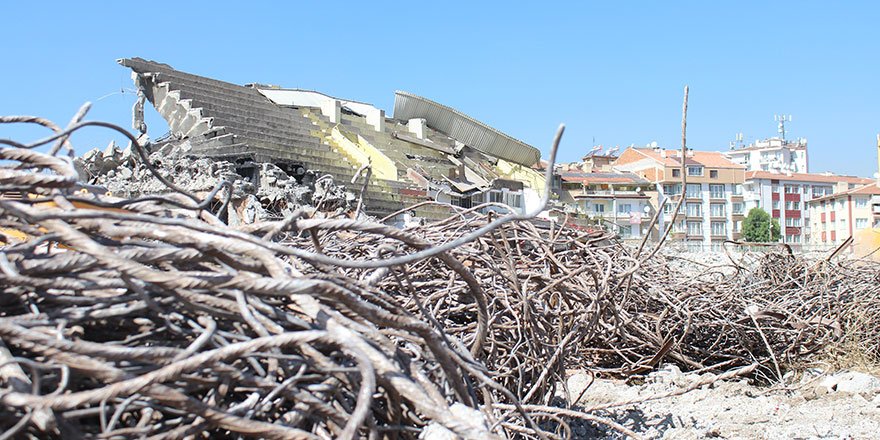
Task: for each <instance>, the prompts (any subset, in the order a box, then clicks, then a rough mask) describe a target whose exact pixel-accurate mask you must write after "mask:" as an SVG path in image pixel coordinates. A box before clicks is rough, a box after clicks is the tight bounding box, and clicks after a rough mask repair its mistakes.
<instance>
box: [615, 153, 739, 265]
mask: <svg viewBox="0 0 880 440" xmlns="http://www.w3.org/2000/svg"><path fill="white" fill-rule="evenodd" d="M682 162H684V165H685V172H686V173H687V187H686V188H682V187H681V183H680V182H681V175H680V173H681V165H682ZM614 167H615V169H617V170H620V171H629V172H633V173H636V174H638V175H639V176H641V177H642V178H643V179H646V180H647V181H649V182H651V183H653V184H654V185H655V188H656V191H657V195H656V198H653V197H652V200H651V202H652V203H653V204H654V207H655V209H656V207H657V206H659V205H660V204H661V203H663V201H664V200H666V203H665V205H664V207H663V213H664V215H661V216H660V218H659V221H658V226H659V230H663V229H664V227H665V225H669V224H670V223H672V234H671V237H670V238H671V239H673V240H677V241H682V242H684V244H685V245H686V246H687V248H688V249H690V250H693V251H700V250H710V249H712V250H721V247H722V245H723V243H724V241H725V240H730V239H732V240H737V239H739V238H740V233H741V231H742V221H743V219H744V213H745V211H744V202H743V195H742V183H743V180H744V167H743V166H742V165H738V164H735V163H733V162H731V161H730V160H728V159H727V158H725V157H724V156H723V155H722V154H721V153H717V152H710V151H693V150H691V151H688V152H687V154H686V157H684V158H682V157H681V152H680V151H678V150H664V149H659V148H634V147H630V148H628V149H627V150H626V151H624V152H623V153H622V154H621V155H620V157H619V158H618V159H617V161H616V162H615V163H614ZM681 197H684V199H685V200H684V203H682V206H681V211H680V212H678V213H673V211H674V210H675V205H676V204H677V203H678V201H679V200H680V199H681Z"/></svg>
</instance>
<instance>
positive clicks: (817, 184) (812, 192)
mask: <svg viewBox="0 0 880 440" xmlns="http://www.w3.org/2000/svg"><path fill="white" fill-rule="evenodd" d="M871 182H872V180H871V179H865V178H861V177H853V176H835V175H829V174H807V173H778V172H769V171H747V172H746V180H745V184H744V185H743V195H744V202H745V212H746V213H748V212H749V210H750V209H752V208H761V209H763V210H764V211H766V212H767V213H768V214H770V216H771V217H772V218H774V219H776V220H777V221H778V222H779V226H780V231H781V233H782V234H781V235H782V237H781V241H782V242H784V243H789V244H807V243H813V241H812V235H813V234H814V233H815V232H816V230H815V229H814V228H813V223H812V222H811V221H810V220H811V210H810V209H809V206H808V203H809V202H810V201H811V200H814V199H820V198H823V197H826V196H829V195H832V194H835V193H840V192H844V191H848V190H850V189H854V188H856V187H857V186H861V185H865V184H868V183H871Z"/></svg>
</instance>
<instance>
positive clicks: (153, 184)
mask: <svg viewBox="0 0 880 440" xmlns="http://www.w3.org/2000/svg"><path fill="white" fill-rule="evenodd" d="M148 157H149V160H150V164H152V166H153V167H154V168H155V169H157V170H158V172H159V173H160V174H161V175H163V176H165V177H166V178H167V179H169V180H170V181H171V182H172V183H174V184H175V185H178V186H179V187H181V188H183V189H184V190H187V191H189V192H192V193H194V194H197V195H198V196H200V197H205V196H207V195H208V194H209V193H210V192H211V191H212V190H213V189H214V188H216V187H217V185H218V184H219V183H220V182H223V181H229V182H231V183H232V196H231V199H230V207H229V210H228V219H227V220H228V222H229V224H230V225H238V224H245V223H255V222H259V221H264V220H273V219H280V218H283V217H285V216H287V215H289V214H291V213H293V212H294V211H295V210H297V209H299V208H303V207H314V208H317V209H318V210H321V211H325V212H326V211H333V212H336V213H347V212H349V211H351V209H352V207H353V205H354V201H355V196H354V195H353V194H351V193H349V192H347V191H346V189H345V187H344V186H340V185H336V183H335V182H334V181H333V179H332V178H330V177H329V176H323V177H320V178H318V177H317V176H315V175H314V174H312V173H310V172H306V173H305V174H304V175H302V176H300V178H299V179H297V178H294V177H291V176H290V175H288V174H287V173H286V172H285V171H284V170H282V169H281V168H279V167H278V166H276V165H275V164H273V163H268V162H264V163H256V162H241V161H239V162H237V163H232V162H228V161H224V160H219V159H214V158H209V157H203V156H202V157H200V156H198V155H195V154H192V152H191V144H190V142H189V141H188V140H182V141H174V142H168V143H165V144H162V145H157V146H154V147H153V151H152V152H151V153H150V154H149V156H148ZM74 164H75V166H76V169H77V172H78V173H79V174H80V179H81V180H82V181H83V182H87V183H89V184H93V185H98V186H101V187H103V188H105V189H106V190H107V191H108V192H109V193H111V194H112V195H115V196H119V197H126V198H131V197H137V196H142V195H148V194H162V193H168V192H169V189H168V188H167V187H166V186H165V185H164V184H163V183H162V182H160V181H159V179H157V178H156V177H155V176H154V175H153V174H152V173H151V172H150V170H149V169H148V168H147V167H146V166H145V165H144V164H143V163H141V161H140V159H139V157H138V156H137V155H136V154H132V149H131V147H130V146H129V147H128V148H125V149H120V148H119V147H118V146H116V145H115V144H114V143H111V144H110V145H108V146H107V148H106V149H104V150H103V151H101V150H98V149H94V150H91V151H89V152H87V153H85V154H84V155H83V156H82V157H79V158H77V159H75V160H74ZM225 197H226V194H225V193H224V192H221V193H220V194H218V195H217V201H218V203H220V202H221V201H222V200H223V199H224V198H225Z"/></svg>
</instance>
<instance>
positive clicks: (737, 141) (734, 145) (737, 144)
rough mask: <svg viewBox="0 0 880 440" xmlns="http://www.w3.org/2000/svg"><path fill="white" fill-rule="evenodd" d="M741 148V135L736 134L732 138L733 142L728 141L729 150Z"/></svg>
mask: <svg viewBox="0 0 880 440" xmlns="http://www.w3.org/2000/svg"><path fill="white" fill-rule="evenodd" d="M742 146H743V134H742V133H741V132H740V133H737V134H735V135H734V136H733V140H732V141H730V149H731V150H735V149H737V148H741V147H742Z"/></svg>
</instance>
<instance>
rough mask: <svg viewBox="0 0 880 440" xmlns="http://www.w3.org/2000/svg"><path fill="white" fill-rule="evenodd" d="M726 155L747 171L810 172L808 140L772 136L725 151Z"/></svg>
mask: <svg viewBox="0 0 880 440" xmlns="http://www.w3.org/2000/svg"><path fill="white" fill-rule="evenodd" d="M723 154H724V156H725V157H727V158H728V159H730V160H731V161H732V162H734V163H737V164H740V165H742V166H744V167H746V170H747V171H776V172H790V173H808V172H809V170H808V167H809V160H808V159H807V140H806V139H804V138H801V139H798V140H796V141H787V140H784V139H781V138H770V139H765V140H763V141H756V142H755V143H753V144H751V145H749V146H746V147H742V148H736V149H732V150H730V151H725V152H724V153H723Z"/></svg>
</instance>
